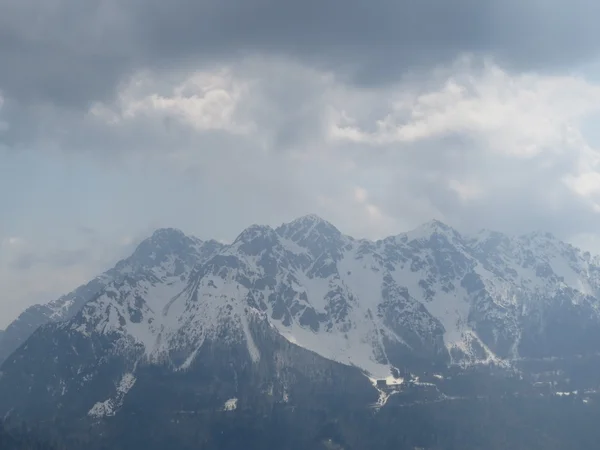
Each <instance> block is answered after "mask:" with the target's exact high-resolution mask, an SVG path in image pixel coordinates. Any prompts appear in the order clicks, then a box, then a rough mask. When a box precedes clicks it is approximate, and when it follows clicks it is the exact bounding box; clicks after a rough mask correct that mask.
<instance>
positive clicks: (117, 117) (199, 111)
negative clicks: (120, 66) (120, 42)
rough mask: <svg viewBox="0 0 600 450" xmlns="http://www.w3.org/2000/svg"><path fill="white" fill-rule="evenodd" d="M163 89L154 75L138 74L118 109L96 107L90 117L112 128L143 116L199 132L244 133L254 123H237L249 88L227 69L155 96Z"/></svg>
mask: <svg viewBox="0 0 600 450" xmlns="http://www.w3.org/2000/svg"><path fill="white" fill-rule="evenodd" d="M161 87H162V86H160V80H157V79H156V78H155V77H153V76H152V75H151V74H148V73H139V74H137V75H136V76H135V77H133V78H132V79H131V80H130V81H129V82H128V83H127V84H126V85H125V86H124V88H123V89H122V90H121V92H120V94H119V97H118V101H117V102H116V104H115V105H105V104H102V103H97V104H95V105H94V106H93V107H92V108H91V109H90V115H91V116H93V117H97V118H100V119H101V120H104V121H106V122H107V123H109V124H113V125H117V124H123V122H126V121H127V120H131V119H135V118H137V117H140V116H142V117H143V116H146V117H148V116H150V117H151V116H158V117H160V118H163V119H170V118H172V119H175V120H181V121H183V122H185V123H187V124H188V125H190V126H191V127H192V128H194V129H196V130H197V131H200V132H201V131H207V130H223V131H228V132H231V133H244V132H247V131H249V129H251V127H252V124H251V122H248V123H238V122H237V120H236V113H237V106H238V103H239V102H240V101H241V100H242V97H243V96H244V95H245V94H246V91H247V90H248V88H249V87H248V86H247V85H246V84H245V83H243V82H241V81H240V80H236V79H234V77H233V76H232V74H231V72H230V71H229V70H227V69H220V70H215V71H212V72H209V71H205V72H194V73H192V74H191V75H189V76H187V77H186V78H185V79H184V80H183V81H181V82H180V83H178V84H175V85H174V86H171V87H169V88H168V89H167V92H165V93H159V92H156V90H157V89H160V88H161Z"/></svg>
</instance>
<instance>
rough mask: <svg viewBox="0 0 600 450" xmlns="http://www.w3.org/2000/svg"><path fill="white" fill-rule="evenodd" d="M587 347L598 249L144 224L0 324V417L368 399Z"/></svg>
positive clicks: (452, 237) (493, 239) (541, 241)
mask: <svg viewBox="0 0 600 450" xmlns="http://www.w3.org/2000/svg"><path fill="white" fill-rule="evenodd" d="M598 353H600V259H599V258H597V257H592V256H591V255H590V254H589V253H585V252H582V251H580V250H578V249H577V248H575V247H573V246H571V245H569V244H567V243H564V242H562V241H560V240H558V239H557V238H555V237H554V236H552V235H550V234H547V233H542V232H536V233H530V234H527V235H523V236H517V237H510V236H507V235H504V234H501V233H498V232H493V231H481V232H479V233H477V234H474V235H466V234H461V233H459V232H458V231H456V230H455V229H453V228H451V227H450V226H448V225H445V224H443V223H442V222H439V221H435V220H434V221H431V222H429V223H426V224H424V225H422V226H421V227H419V228H417V229H416V230H413V231H410V232H407V233H402V234H398V235H396V236H391V237H388V238H385V239H381V240H377V241H372V240H366V239H355V238H352V237H350V236H346V235H344V234H343V233H341V232H340V231H339V230H338V229H337V228H336V227H335V226H333V225H332V224H330V223H329V222H327V221H325V220H323V219H321V218H319V217H317V216H315V215H308V216H304V217H301V218H299V219H296V220H294V221H292V222H290V223H286V224H283V225H281V226H279V227H277V228H272V227H269V226H262V225H253V226H250V227H249V228H247V229H245V230H244V231H243V232H242V233H241V234H240V235H239V236H238V237H237V238H236V239H235V241H234V242H233V243H231V244H222V243H219V242H217V241H214V240H210V241H202V240H200V239H197V238H194V237H190V236H186V235H185V234H183V233H182V232H181V231H178V230H175V229H160V230H157V231H156V232H155V233H154V234H153V235H152V236H151V237H149V238H148V239H146V240H144V241H143V242H142V243H141V244H140V245H139V246H138V247H137V249H136V250H135V251H134V253H133V254H132V255H131V256H130V257H128V258H126V259H124V260H122V261H120V262H119V263H117V265H116V266H115V267H114V268H112V269H110V270H108V271H107V272H105V273H104V274H101V275H100V276H98V277H97V278H95V279H93V280H91V281H90V282H89V283H87V284H86V285H84V286H81V287H79V288H77V289H76V290H74V291H73V292H71V293H69V294H67V295H65V296H63V297H61V298H59V299H57V300H55V301H53V302H50V303H49V304H46V305H36V306H33V307H31V308H28V309H27V310H26V311H25V312H24V313H23V314H21V315H20V316H19V317H18V318H17V319H16V320H15V321H14V322H13V323H11V324H10V325H9V326H8V327H7V328H6V330H5V332H4V333H2V334H0V361H1V362H2V364H1V366H0V414H3V415H6V414H9V415H11V414H12V415H18V416H22V417H25V418H29V419H34V420H43V419H44V418H47V417H54V418H57V417H61V418H77V420H78V421H89V422H92V423H93V422H94V421H103V420H107V419H109V418H113V419H114V418H115V417H118V416H120V415H127V414H136V413H135V411H137V414H141V413H140V411H142V410H143V409H144V408H145V407H147V406H148V404H149V403H148V402H149V401H150V400H149V398H150V397H152V399H153V400H152V403H151V405H152V408H155V409H159V410H161V411H164V412H165V413H166V412H167V411H168V412H170V413H171V414H175V412H177V414H180V413H181V411H188V412H190V411H200V410H206V409H207V408H208V409H211V410H223V411H230V410H236V409H238V408H241V409H243V408H244V407H246V408H254V409H257V408H258V409H260V408H267V407H273V405H295V406H301V405H302V404H304V403H307V402H309V403H310V405H311V407H314V406H315V405H317V404H318V405H323V407H325V405H328V406H327V407H331V405H332V404H333V405H343V407H344V408H347V407H348V405H349V404H351V405H375V406H377V407H382V406H383V405H384V404H385V403H386V401H387V399H388V398H389V394H390V389H393V387H394V386H400V385H402V384H403V383H404V385H406V384H407V383H408V381H409V380H411V381H412V382H413V384H416V385H418V384H419V381H418V380H419V376H420V377H421V379H422V378H423V376H425V374H429V375H430V376H431V375H432V374H433V375H434V376H435V379H438V380H439V379H447V378H448V377H449V375H448V374H449V373H450V371H452V370H454V371H456V370H462V371H469V370H477V368H482V367H484V368H499V369H503V370H506V371H507V372H510V373H513V374H514V373H520V374H521V375H519V376H520V377H522V371H523V370H524V369H523V367H524V364H526V363H527V362H531V361H549V360H561V359H569V358H585V357H587V356H592V355H596V354H598ZM425 384H426V383H425ZM149 393H151V394H152V395H149ZM261 405H262V406H261Z"/></svg>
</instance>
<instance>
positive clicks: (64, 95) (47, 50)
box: [0, 0, 600, 107]
mask: <svg viewBox="0 0 600 450" xmlns="http://www.w3.org/2000/svg"><path fill="white" fill-rule="evenodd" d="M598 16H600V5H599V4H598V3H597V2H594V1H592V0H572V1H568V2H566V1H562V0H543V1H542V0H484V1H481V0H454V1H443V0H420V1H414V0H400V1H391V0H372V1H368V2H365V1H362V0H351V1H339V0H335V1H332V0H325V1H323V0H306V1H294V2H292V1H276V0H225V1H217V0H203V1H196V0H173V1H169V2H163V1H158V0H148V1H142V0H124V1H116V0H85V1H80V0H51V1H42V0H22V1H19V2H12V1H9V0H4V1H2V2H0V58H1V60H2V70H1V71H0V86H2V89H3V92H4V95H5V97H6V98H9V99H17V100H18V101H20V102H52V103H58V104H64V105H67V106H71V107H87V106H89V105H90V104H91V103H92V102H94V101H100V100H102V101H104V100H106V99H108V98H109V97H110V96H113V95H115V93H116V89H117V87H118V86H119V83H121V82H122V81H123V80H124V79H125V78H126V77H127V76H128V75H130V74H131V73H132V72H135V71H137V70H139V69H140V68H148V69H152V70H161V69H164V68H165V67H169V68H172V67H174V66H178V67H185V66H187V67H194V68H198V66H201V65H210V64H214V63H223V62H227V61H231V60H235V59H236V58H239V57H240V56H242V55H256V54H259V55H275V56H285V57H291V58H295V59H298V60H300V61H303V62H304V63H306V64H310V65H315V66H318V67H320V68H322V69H324V70H333V71H335V72H336V73H338V75H339V77H340V78H341V79H344V80H346V81H348V82H352V83H359V84H365V85H374V84H381V83H388V82H392V81H394V80H396V79H397V78H398V77H399V76H401V75H403V74H406V73H407V72H415V71H416V72H419V71H422V70H426V69H427V68H430V67H431V66H432V65H438V64H440V63H448V62H451V61H452V60H453V59H454V58H456V57H457V56H458V55H459V54H461V53H464V52H469V53H474V54H482V55H493V56H495V57H496V59H497V60H498V61H499V62H500V63H501V64H503V65H505V66H506V67H511V68H515V70H542V71H554V70H560V69H564V68H566V67H570V66H572V65H574V64H580V63H584V62H585V61H586V60H588V59H589V58H592V57H595V56H596V55H597V54H598V51H599V49H600V30H599V29H598V27H597V24H596V18H597V17H598Z"/></svg>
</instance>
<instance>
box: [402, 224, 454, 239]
mask: <svg viewBox="0 0 600 450" xmlns="http://www.w3.org/2000/svg"><path fill="white" fill-rule="evenodd" d="M406 234H407V236H408V237H409V238H411V239H414V240H419V239H423V238H425V239H429V238H430V237H431V236H434V235H442V236H445V237H446V238H448V239H456V238H460V233H458V231H456V230H455V229H454V228H452V227H451V226H450V225H447V224H445V223H444V222H442V221H440V220H437V219H432V220H430V221H429V222H425V223H424V224H422V225H421V226H419V227H417V228H415V229H414V230H412V231H409V232H408V233H406Z"/></svg>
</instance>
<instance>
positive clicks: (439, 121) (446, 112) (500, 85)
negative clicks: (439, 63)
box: [330, 58, 600, 158]
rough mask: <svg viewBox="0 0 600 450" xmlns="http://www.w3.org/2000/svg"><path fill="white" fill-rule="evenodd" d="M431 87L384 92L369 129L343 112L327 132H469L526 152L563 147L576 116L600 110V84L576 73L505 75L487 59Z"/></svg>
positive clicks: (377, 135) (374, 139)
mask: <svg viewBox="0 0 600 450" xmlns="http://www.w3.org/2000/svg"><path fill="white" fill-rule="evenodd" d="M431 83H433V84H434V85H435V87H434V88H433V89H423V88H422V87H418V86H417V87H416V89H410V87H409V89H406V86H404V85H402V84H400V85H399V86H397V87H396V88H395V89H394V90H393V91H392V92H387V93H386V94H387V96H388V98H389V102H388V103H389V107H388V110H387V112H386V113H385V114H384V115H382V116H381V117H379V118H377V119H376V120H375V121H374V124H373V125H374V130H373V131H368V130H365V129H363V128H361V127H360V125H356V124H355V123H356V121H355V120H354V119H352V118H351V117H348V112H347V111H345V110H344V111H342V112H341V113H340V119H341V120H340V122H339V123H338V124H334V125H333V126H332V128H331V130H330V132H331V136H332V137H333V138H337V139H342V140H343V139H346V140H350V141H355V142H361V143H370V144H377V145H389V144H394V143H399V144H402V143H414V142H418V141H422V140H427V139H435V138H440V137H444V136H447V135H453V134H466V135H469V136H470V138H471V139H474V140H475V141H476V143H477V144H478V145H481V146H483V147H485V148H484V150H487V151H490V150H491V151H494V152H498V153H501V154H506V155H509V156H517V157H524V158H530V157H533V156H536V155H538V154H540V153H541V152H560V151H562V150H564V148H565V146H567V145H569V143H570V141H571V140H572V139H573V136H577V133H578V132H577V129H578V127H579V125H580V123H581V120H582V119H583V118H585V117H586V116H588V115H589V114H591V113H593V112H596V111H598V110H600V86H598V85H594V84H591V83H589V82H587V81H586V80H584V79H582V78H580V77H576V76H544V75H538V74H517V75H514V74H509V73H508V72H506V71H504V70H502V69H501V68H500V67H498V66H497V65H495V64H494V63H493V62H490V61H487V62H485V63H484V65H483V67H482V68H477V67H476V66H475V65H474V64H473V61H472V59H471V58H464V59H461V60H460V61H459V62H457V63H456V64H455V65H454V66H453V67H451V68H450V69H448V68H446V69H444V70H440V71H438V73H437V74H436V75H435V76H434V77H433V79H432V80H430V83H429V84H431Z"/></svg>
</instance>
